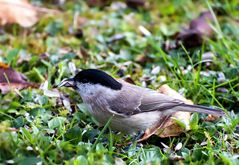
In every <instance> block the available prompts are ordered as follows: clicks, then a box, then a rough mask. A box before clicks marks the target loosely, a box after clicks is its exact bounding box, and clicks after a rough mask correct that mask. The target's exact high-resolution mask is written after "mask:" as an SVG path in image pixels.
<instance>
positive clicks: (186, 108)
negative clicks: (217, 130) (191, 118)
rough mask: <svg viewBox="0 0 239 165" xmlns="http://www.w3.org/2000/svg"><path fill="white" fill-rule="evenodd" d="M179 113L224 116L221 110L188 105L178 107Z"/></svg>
mask: <svg viewBox="0 0 239 165" xmlns="http://www.w3.org/2000/svg"><path fill="white" fill-rule="evenodd" d="M180 111H186V112H198V113H206V114H212V115H216V116H224V115H225V112H224V111H223V110H221V109H214V108H209V107H205V106H201V105H190V104H182V105H180Z"/></svg>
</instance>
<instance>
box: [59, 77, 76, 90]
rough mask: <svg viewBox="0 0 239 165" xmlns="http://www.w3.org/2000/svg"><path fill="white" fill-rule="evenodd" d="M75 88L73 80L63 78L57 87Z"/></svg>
mask: <svg viewBox="0 0 239 165" xmlns="http://www.w3.org/2000/svg"><path fill="white" fill-rule="evenodd" d="M63 86H64V87H75V81H74V79H73V78H65V79H63V80H62V81H61V82H60V84H59V85H58V88H60V87H63Z"/></svg>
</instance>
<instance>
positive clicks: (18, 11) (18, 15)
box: [0, 0, 60, 28]
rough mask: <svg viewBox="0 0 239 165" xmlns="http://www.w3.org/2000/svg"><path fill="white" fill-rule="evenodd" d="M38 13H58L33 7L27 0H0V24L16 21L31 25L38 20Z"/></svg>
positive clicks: (23, 25) (25, 25) (27, 25)
mask: <svg viewBox="0 0 239 165" xmlns="http://www.w3.org/2000/svg"><path fill="white" fill-rule="evenodd" d="M40 13H47V14H58V13H60V12H59V11H57V10H52V9H47V8H43V7H35V6H33V5H31V4H30V3H29V2H28V1H27V0H0V25H2V26H3V25H6V24H13V23H17V24H19V25H20V26H22V27H25V28H27V27H31V26H33V25H34V24H35V23H37V21H38V19H39V18H38V15H39V14H40Z"/></svg>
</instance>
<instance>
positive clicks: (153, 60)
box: [0, 0, 239, 165]
mask: <svg viewBox="0 0 239 165" xmlns="http://www.w3.org/2000/svg"><path fill="white" fill-rule="evenodd" d="M32 2H34V3H35V4H38V5H42V6H47V7H49V8H58V9H60V10H61V13H59V14H55V15H52V14H49V15H48V14H46V15H45V16H43V17H42V18H41V20H39V22H38V23H37V24H36V25H35V26H34V27H31V28H29V29H20V28H19V27H17V26H15V25H13V26H10V27H6V28H5V29H4V28H3V31H1V36H0V43H1V44H0V54H1V56H0V61H1V62H5V63H7V64H9V65H10V66H11V67H12V68H13V69H15V70H17V71H19V72H21V73H23V74H24V75H25V76H26V77H27V78H28V79H29V81H31V82H35V83H43V82H45V81H48V84H47V86H48V89H49V90H51V91H53V87H54V85H56V84H58V83H59V82H60V81H61V80H62V79H63V78H65V77H71V76H72V75H74V70H72V68H73V67H72V64H74V65H75V66H76V68H79V69H84V68H100V69H102V70H105V71H108V72H109V73H111V74H112V75H114V76H115V77H119V75H120V74H119V73H122V74H123V75H131V78H132V79H133V80H134V81H135V83H136V84H137V85H140V86H147V87H149V88H152V89H157V88H158V87H159V86H160V85H162V84H168V85H169V86H170V87H172V88H173V89H175V90H177V91H179V92H180V93H181V94H182V95H184V96H186V97H187V98H188V99H191V100H192V101H193V102H194V103H195V104H203V105H212V106H217V107H220V108H223V109H225V111H226V112H228V114H227V116H226V117H223V118H220V119H218V120H217V121H213V122H208V121H206V120H205V119H206V116H205V115H202V114H192V116H191V118H190V123H189V126H190V129H191V130H190V131H188V132H185V133H183V134H182V135H180V136H178V137H170V138H164V139H162V138H159V137H155V136H154V137H152V138H151V139H150V140H149V141H147V142H145V143H142V144H135V143H133V144H131V145H128V144H126V143H127V142H132V141H134V139H135V137H133V136H131V135H124V134H121V133H117V132H114V131H111V130H109V129H108V127H107V125H106V126H105V127H104V128H99V127H97V126H96V124H95V122H94V119H92V118H91V117H90V116H89V114H88V113H87V109H86V107H84V105H83V104H82V102H81V99H80V96H79V95H77V94H76V93H75V92H74V91H72V90H69V89H64V88H63V89H59V90H60V91H61V92H62V93H64V94H67V97H68V96H69V99H70V101H71V106H70V108H71V110H69V107H68V108H67V107H66V106H64V105H63V103H62V101H61V100H59V98H55V97H48V96H46V95H45V93H44V91H43V90H42V88H39V89H35V88H32V89H31V88H28V89H24V90H21V91H18V90H12V91H11V92H10V93H7V94H0V163H2V164H6V163H9V164H11V163H12V164H39V163H42V164H67V165H81V164H84V165H87V164H88V165H91V164H115V163H116V162H117V161H118V162H120V161H124V162H125V164H149V163H151V164H160V163H161V164H170V163H172V162H173V163H174V164H229V165H232V164H239V162H238V155H239V136H238V131H239V129H238V124H239V115H238V114H237V113H238V111H239V109H238V106H239V104H238V102H239V100H238V98H239V92H238V91H239V90H238V89H239V85H238V84H239V78H238V77H239V55H238V52H239V46H238V42H239V29H238V21H237V18H238V15H239V12H238V1H237V0H231V1H225V2H224V1H223V2H221V1H217V0H216V1H208V2H204V1H185V0H183V1H177V0H172V1H160V2H159V1H152V0H150V1H148V3H149V8H146V9H137V10H135V9H130V8H127V7H126V8H124V7H120V5H119V4H118V6H117V4H115V6H116V7H112V6H106V7H89V6H88V5H87V4H86V2H85V1H80V0H77V1H66V2H65V4H64V5H59V6H57V4H55V3H56V1H49V2H46V1H42V0H33V1H32ZM122 2H123V1H122ZM208 9H210V10H211V12H216V10H219V11H221V12H222V13H225V14H222V15H219V16H218V17H216V19H215V20H214V22H215V24H212V25H211V26H212V27H213V28H214V30H215V36H214V38H212V39H211V40H207V41H206V42H205V43H204V44H203V45H202V46H201V47H197V48H188V49H186V48H185V47H183V46H181V47H179V48H177V49H175V50H169V51H166V50H164V49H163V48H162V47H163V45H164V43H165V41H166V40H167V41H169V42H170V43H171V42H172V43H174V42H175V40H174V37H173V36H172V35H174V34H175V33H176V32H179V31H180V30H181V28H182V27H185V26H187V25H188V23H189V21H190V20H192V19H194V18H196V17H197V16H198V15H199V14H200V12H201V11H204V10H208ZM84 19H85V22H84ZM82 22H84V23H82ZM140 26H143V27H144V28H145V29H147V30H148V31H149V32H150V35H145V34H143V33H142V30H140V28H139V27H140ZM4 30H5V32H4ZM81 30H82V32H83V33H82V34H81V33H80V32H81ZM206 52H211V53H212V54H214V55H215V57H214V58H213V59H212V61H211V62H210V63H207V62H203V61H202V58H203V55H204V54H205V53H206ZM156 67H159V69H158V72H157V73H154V72H153V71H152V70H154V68H156ZM222 74H223V75H224V78H223V76H221V75H222ZM220 76H221V77H220ZM230 111H234V113H233V112H230ZM176 122H177V123H178V124H179V125H180V126H181V127H183V128H186V127H187V126H186V124H185V123H183V122H182V121H180V120H176ZM119 144H121V145H119ZM178 144H180V145H181V147H179V148H177V147H176V146H180V145H178ZM181 159H182V160H181Z"/></svg>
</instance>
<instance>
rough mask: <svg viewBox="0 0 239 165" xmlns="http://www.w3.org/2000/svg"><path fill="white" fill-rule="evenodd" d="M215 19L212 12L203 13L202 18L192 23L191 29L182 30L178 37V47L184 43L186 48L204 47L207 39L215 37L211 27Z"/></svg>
mask: <svg viewBox="0 0 239 165" xmlns="http://www.w3.org/2000/svg"><path fill="white" fill-rule="evenodd" d="M212 20H213V17H212V14H211V12H210V11H206V12H202V13H201V14H200V16H199V17H198V18H196V19H194V20H192V21H191V22H190V25H189V28H188V29H185V30H182V31H181V32H180V33H179V34H178V35H177V46H180V44H179V43H182V44H183V45H184V46H185V47H186V48H191V47H196V46H200V45H202V43H203V41H204V40H205V38H211V37H212V36H213V29H212V28H211V26H210V23H211V22H212Z"/></svg>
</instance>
